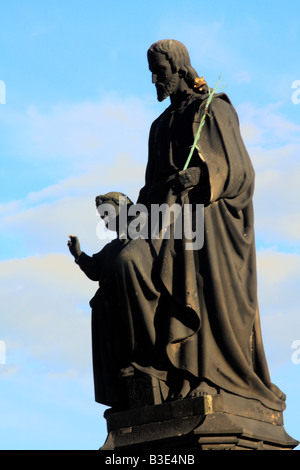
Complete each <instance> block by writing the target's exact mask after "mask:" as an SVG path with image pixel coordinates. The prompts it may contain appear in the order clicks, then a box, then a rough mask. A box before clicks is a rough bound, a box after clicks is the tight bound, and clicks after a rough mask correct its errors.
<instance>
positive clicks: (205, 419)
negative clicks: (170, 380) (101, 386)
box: [100, 392, 299, 454]
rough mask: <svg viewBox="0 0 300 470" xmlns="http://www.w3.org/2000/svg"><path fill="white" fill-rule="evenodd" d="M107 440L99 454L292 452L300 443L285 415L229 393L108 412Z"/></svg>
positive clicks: (254, 401)
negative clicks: (287, 425) (288, 428)
mask: <svg viewBox="0 0 300 470" xmlns="http://www.w3.org/2000/svg"><path fill="white" fill-rule="evenodd" d="M105 418H106V421H107V430H108V436H107V439H106V442H105V444H104V445H103V446H102V447H101V449H100V450H104V451H106V450H113V451H118V452H127V453H128V452H151V453H155V452H169V453H172V452H173V453H174V452H176V453H177V454H180V453H187V452H198V451H200V450H292V449H294V448H295V447H296V446H297V445H298V444H299V442H298V441H296V440H294V439H293V438H291V437H290V436H289V435H288V434H287V433H286V431H285V429H284V427H283V414H282V413H281V412H278V411H274V410H271V409H269V408H266V407H265V406H263V405H262V404H261V403H260V402H258V401H256V400H249V399H245V398H241V397H238V396H236V395H232V394H229V393H225V392H221V393H219V394H217V395H204V396H201V397H198V398H190V399H184V400H178V401H173V402H169V403H163V404H160V405H153V406H146V407H140V408H135V409H132V410H128V411H123V412H113V410H107V411H106V412H105Z"/></svg>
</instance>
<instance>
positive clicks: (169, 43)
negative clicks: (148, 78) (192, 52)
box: [147, 39, 198, 88]
mask: <svg viewBox="0 0 300 470" xmlns="http://www.w3.org/2000/svg"><path fill="white" fill-rule="evenodd" d="M157 52H160V53H161V54H165V55H166V56H167V59H168V60H169V62H170V64H171V67H172V70H173V72H174V73H175V72H181V73H182V75H183V78H184V79H185V80H186V82H187V83H188V85H189V86H190V87H191V88H193V86H194V80H195V78H197V77H198V74H197V72H196V70H195V69H194V68H193V67H192V65H191V59H190V56H189V53H188V50H187V48H186V47H185V45H184V44H182V43H181V42H179V41H176V40H175V39H163V40H161V41H158V42H155V43H154V44H152V46H150V47H149V49H148V52H147V56H148V60H151V56H152V55H153V54H155V53H157Z"/></svg>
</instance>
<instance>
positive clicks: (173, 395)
mask: <svg viewBox="0 0 300 470" xmlns="http://www.w3.org/2000/svg"><path fill="white" fill-rule="evenodd" d="M190 391H191V384H190V382H189V380H186V379H183V380H182V384H181V388H180V389H179V388H178V389H177V390H176V391H171V392H170V394H169V396H168V400H170V401H173V400H182V399H183V398H186V397H187V396H188V394H189V393H190Z"/></svg>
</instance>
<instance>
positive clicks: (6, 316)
mask: <svg viewBox="0 0 300 470" xmlns="http://www.w3.org/2000/svg"><path fill="white" fill-rule="evenodd" d="M237 3H238V5H237ZM299 17H300V6H299V2H298V0H294V1H293V0H286V1H285V2H284V4H283V3H282V2H280V1H278V0H273V1H271V0H264V1H256V0H254V1H252V2H234V1H226V0H223V1H220V0H215V1H214V2H213V4H210V3H209V2H206V1H201V0H185V2H181V1H177V0H172V1H169V0H159V1H157V0H152V1H151V2H147V1H144V2H141V1H137V0H127V1H123V0H115V1H114V2H113V3H112V2H103V1H101V0H85V1H83V0H59V1H58V0H52V1H51V2H49V1H45V0H39V1H33V0H11V1H10V2H2V5H1V7H0V50H1V54H0V57H1V59H0V80H2V81H4V82H5V84H6V104H0V141H1V165H0V181H1V184H0V278H1V282H0V340H1V341H3V342H5V345H6V361H5V362H6V364H0V398H1V399H0V416H1V420H0V436H1V439H0V448H1V449H70V450H72V449H97V448H98V447H99V446H100V445H101V444H102V443H103V442H104V439H105V437H106V428H105V422H104V419H103V417H102V415H103V411H104V407H102V406H101V405H97V404H96V403H94V396H93V382H92V368H91V342H90V311H89V307H88V301H89V299H90V298H91V297H92V296H93V294H94V292H95V290H96V288H97V286H96V285H95V284H94V283H91V282H90V281H88V280H87V279H85V278H84V277H83V275H82V273H81V272H79V271H78V269H77V266H75V265H74V263H73V262H72V260H71V259H70V256H69V254H68V250H67V247H66V242H67V234H68V233H76V234H77V235H78V236H79V238H80V240H81V242H82V246H83V249H84V250H85V251H86V252H88V253H90V254H92V253H95V252H97V251H99V249H100V248H101V246H103V243H104V242H105V240H103V239H100V238H101V236H100V235H99V234H101V233H102V232H101V227H100V226H99V223H98V219H97V218H96V214H95V209H94V197H95V196H96V195H97V194H100V193H104V192H106V191H109V190H120V191H123V192H126V193H127V194H128V195H129V196H130V197H131V198H132V199H135V198H136V196H137V193H138V190H139V189H140V188H141V187H142V185H143V179H144V170H145V165H146V161H147V139H148V131H149V127H150V125H151V122H152V121H153V120H154V119H155V118H156V117H157V116H158V114H160V113H161V112H162V111H163V109H164V108H165V106H166V105H167V104H166V103H165V102H164V103H157V101H156V93H155V90H154V89H153V85H152V83H151V76H150V73H149V70H148V64H147V60H146V51H147V49H148V47H149V46H150V45H151V44H152V43H153V42H155V41H157V40H159V39H165V38H173V39H177V40H180V41H182V42H183V43H184V44H185V45H186V46H187V47H188V49H189V52H190V55H191V60H192V64H193V66H194V68H195V69H196V70H197V71H198V74H199V75H200V76H202V75H204V77H205V78H206V80H207V81H208V82H209V83H210V84H211V85H214V84H215V82H216V81H217V79H218V77H219V75H220V73H222V79H221V81H222V85H226V92H227V93H228V95H229V97H230V98H231V100H232V102H233V104H234V106H235V107H236V109H237V111H238V114H239V117H240V124H241V131H242V134H243V137H244V140H245V143H246V145H247V148H248V150H249V153H250V156H251V158H252V161H253V164H254V167H255V170H256V192H255V198H254V203H255V219H256V240H257V259H258V275H259V301H260V310H261V321H262V328H263V334H264V343H265V349H266V354H267V358H268V362H269V367H270V371H271V376H272V380H273V382H274V383H276V384H277V385H278V386H280V388H282V389H283V390H284V391H285V393H286V394H287V397H288V400H287V410H286V412H285V427H286V430H287V432H288V433H289V434H291V435H292V437H294V438H298V439H300V426H299V421H300V404H299V400H298V397H299V393H300V363H298V362H300V354H299V355H297V350H295V349H293V348H292V344H293V343H294V342H295V341H297V340H300V315H299V313H300V312H299V305H300V294H299V280H300V263H299V261H300V242H299V240H300V209H299V201H300V188H299V180H300V164H299V155H300V104H295V102H293V100H292V96H293V93H294V92H295V91H297V90H295V89H293V88H292V84H293V82H294V81H295V80H300V69H299V60H298V56H299V44H300V20H299ZM298 96H300V94H299V95H298ZM294 101H295V100H294ZM102 235H103V234H102ZM102 238H103V237H102ZM293 353H294V356H293ZM292 358H294V360H292ZM295 358H296V360H295ZM0 359H1V358H0ZM298 359H299V361H298ZM0 362H1V360H0ZM2 362H3V361H2Z"/></svg>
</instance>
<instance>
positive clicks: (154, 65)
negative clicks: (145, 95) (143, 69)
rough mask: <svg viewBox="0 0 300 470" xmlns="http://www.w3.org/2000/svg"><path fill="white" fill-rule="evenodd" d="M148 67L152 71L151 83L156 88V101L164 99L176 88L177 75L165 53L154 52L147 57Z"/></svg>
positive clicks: (177, 82) (177, 83)
mask: <svg viewBox="0 0 300 470" xmlns="http://www.w3.org/2000/svg"><path fill="white" fill-rule="evenodd" d="M149 69H150V72H152V83H154V84H155V86H156V90H157V99H158V101H160V102H161V101H164V100H165V99H166V98H168V96H171V95H172V94H173V93H175V92H176V91H177V89H178V85H179V75H178V73H177V72H175V73H174V72H173V70H172V66H171V64H170V62H169V60H168V59H167V56H166V55H165V54H161V53H160V52H156V53H154V54H151V56H150V58H149Z"/></svg>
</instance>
